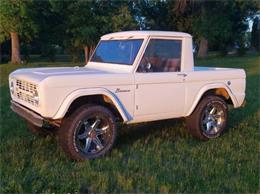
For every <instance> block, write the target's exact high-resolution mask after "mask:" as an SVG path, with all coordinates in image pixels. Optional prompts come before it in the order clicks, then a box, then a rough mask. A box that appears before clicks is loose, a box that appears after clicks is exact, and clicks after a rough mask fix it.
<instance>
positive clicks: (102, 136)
mask: <svg viewBox="0 0 260 195" xmlns="http://www.w3.org/2000/svg"><path fill="white" fill-rule="evenodd" d="M110 138H111V131H110V127H109V122H108V119H106V118H104V117H101V116H94V117H89V118H87V119H84V120H82V121H80V123H79V125H78V127H77V130H76V135H75V141H76V146H77V148H78V149H79V150H80V151H81V152H82V153H84V154H97V153H99V152H101V151H102V150H103V149H104V148H106V147H107V145H108V144H109V141H110Z"/></svg>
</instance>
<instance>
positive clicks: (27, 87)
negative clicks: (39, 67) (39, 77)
mask: <svg viewBox="0 0 260 195" xmlns="http://www.w3.org/2000/svg"><path fill="white" fill-rule="evenodd" d="M16 86H17V87H18V88H19V89H20V90H23V91H27V92H29V93H31V94H33V93H34V92H35V91H36V89H37V86H36V85H35V84H32V83H29V82H26V81H21V80H16Z"/></svg>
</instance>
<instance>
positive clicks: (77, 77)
mask: <svg viewBox="0 0 260 195" xmlns="http://www.w3.org/2000/svg"><path fill="white" fill-rule="evenodd" d="M134 38H142V39H144V41H143V44H142V46H141V48H140V51H139V52H138V54H137V57H136V59H135V61H134V63H133V65H120V64H105V63H94V62H89V63H88V64H87V65H86V66H85V67H59V68H24V69H18V70H16V71H14V72H12V73H11V74H10V76H9V82H10V81H11V80H12V79H20V80H23V81H27V82H30V83H33V84H36V85H37V86H38V92H39V98H40V105H39V106H38V107H35V106H32V105H31V104H29V103H27V102H24V101H21V100H20V99H18V98H17V97H15V96H13V95H11V97H12V99H13V100H14V101H15V102H18V103H19V104H21V105H23V106H25V107H27V108H29V109H31V110H33V111H34V112H36V113H38V114H40V115H41V116H43V117H45V118H52V119H59V118H62V117H63V116H64V114H65V113H66V112H67V109H68V108H69V106H70V104H71V103H72V102H73V101H74V100H75V99H76V98H78V97H81V96H86V95H95V94H103V95H106V96H108V97H109V98H110V99H111V100H112V101H113V103H114V105H115V106H116V107H117V109H118V111H119V112H120V114H121V116H122V118H123V119H124V122H127V123H137V122H144V121H153V120H161V119H168V118H177V117H183V116H188V115H189V114H190V113H192V111H193V110H194V108H195V107H196V105H197V103H198V102H199V100H200V98H201V96H202V95H203V94H204V93H205V92H206V91H207V90H209V89H213V88H225V89H226V91H227V92H228V93H229V95H230V97H231V98H232V101H233V103H234V107H239V106H241V105H242V103H243V101H244V98H245V87H246V83H245V82H246V81H245V77H246V75H245V72H244V70H242V69H229V68H207V67H193V53H192V39H191V36H190V35H188V34H185V33H176V32H161V31H142V32H139V31H130V32H122V33H114V34H109V35H105V36H103V37H102V39H134ZM152 38H163V39H181V40H182V58H181V72H180V73H177V72H175V73H174V72H169V73H136V72H135V71H136V69H137V66H138V64H139V62H140V60H141V58H142V55H143V53H144V51H145V48H146V46H147V44H148V41H149V40H150V39H152ZM178 74H186V75H187V76H185V77H184V76H181V75H178ZM229 82H230V83H231V84H230V85H228V83H229ZM136 85H138V88H137V89H136ZM118 89H119V90H118ZM116 91H118V92H119V93H116ZM136 106H138V109H136Z"/></svg>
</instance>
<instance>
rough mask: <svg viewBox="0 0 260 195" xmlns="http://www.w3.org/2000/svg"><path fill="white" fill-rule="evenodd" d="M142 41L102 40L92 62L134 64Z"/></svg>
mask: <svg viewBox="0 0 260 195" xmlns="http://www.w3.org/2000/svg"><path fill="white" fill-rule="evenodd" d="M142 42H143V40H142V39H131V40H102V41H100V43H99V44H98V46H97V49H96V51H95V53H94V54H93V56H92V59H91V62H102V63H112V64H125V65H132V64H133V62H134V60H135V57H136V55H137V53H138V51H139V49H140V47H141V45H142Z"/></svg>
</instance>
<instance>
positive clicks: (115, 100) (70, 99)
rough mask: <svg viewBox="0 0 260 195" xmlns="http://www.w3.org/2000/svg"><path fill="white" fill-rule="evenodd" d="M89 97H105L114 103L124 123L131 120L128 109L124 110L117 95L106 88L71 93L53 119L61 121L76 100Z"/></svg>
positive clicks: (79, 90)
mask: <svg viewBox="0 0 260 195" xmlns="http://www.w3.org/2000/svg"><path fill="white" fill-rule="evenodd" d="M88 95H105V96H107V97H108V98H110V100H111V101H112V102H113V104H114V105H115V107H116V108H117V110H118V112H119V113H120V115H121V116H122V118H123V120H124V122H127V121H129V120H130V115H129V114H128V113H127V111H126V109H125V108H124V106H123V104H122V103H121V102H120V100H119V99H118V98H117V96H116V95H115V94H113V93H112V92H111V91H109V90H107V89H105V88H91V89H78V90H75V91H73V92H72V93H70V94H69V95H68V96H67V97H66V98H65V100H64V101H63V102H62V104H61V106H60V107H59V109H58V111H57V112H56V114H55V115H54V117H53V119H61V118H63V117H64V116H65V114H66V112H67V111H68V109H69V107H70V105H71V104H72V102H73V101H74V100H76V99H77V98H79V97H82V96H88Z"/></svg>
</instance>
